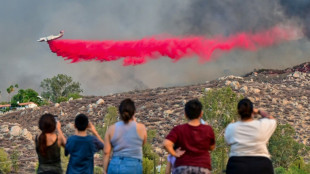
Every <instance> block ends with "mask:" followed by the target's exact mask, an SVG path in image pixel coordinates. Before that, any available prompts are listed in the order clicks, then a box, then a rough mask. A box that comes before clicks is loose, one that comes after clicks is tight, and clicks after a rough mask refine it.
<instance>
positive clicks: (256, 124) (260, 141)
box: [224, 98, 277, 174]
mask: <svg viewBox="0 0 310 174" xmlns="http://www.w3.org/2000/svg"><path fill="white" fill-rule="evenodd" d="M238 113H239V115H240V118H241V120H240V121H237V122H235V123H230V124H229V125H228V126H227V127H226V130H225V134H224V136H225V141H226V142H227V144H228V145H229V146H230V153H229V160H228V163H227V168H226V173H227V174H248V173H251V174H256V173H257V174H262V173H263V174H271V173H273V166H272V163H271V160H270V154H269V152H268V149H267V143H268V141H269V139H270V137H271V135H272V134H273V132H274V131H275V129H276V127H277V122H276V120H275V118H274V117H273V116H271V115H270V114H269V113H267V112H266V111H263V110H261V109H255V108H253V103H252V102H251V101H250V100H249V99H247V98H245V99H242V100H240V102H239V103H238ZM257 114H259V115H261V116H262V119H258V120H257V119H254V115H257Z"/></svg>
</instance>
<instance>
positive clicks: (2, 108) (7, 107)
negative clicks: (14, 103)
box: [0, 104, 11, 114]
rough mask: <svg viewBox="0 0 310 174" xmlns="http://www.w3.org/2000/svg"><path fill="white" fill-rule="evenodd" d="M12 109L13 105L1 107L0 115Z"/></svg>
mask: <svg viewBox="0 0 310 174" xmlns="http://www.w3.org/2000/svg"><path fill="white" fill-rule="evenodd" d="M10 108H11V104H5V105H0V114H3V113H4V112H7V111H9V110H10Z"/></svg>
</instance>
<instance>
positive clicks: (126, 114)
mask: <svg viewBox="0 0 310 174" xmlns="http://www.w3.org/2000/svg"><path fill="white" fill-rule="evenodd" d="M118 111H119V113H120V117H121V120H123V121H124V122H125V123H126V124H127V123H128V122H129V120H130V119H132V117H133V115H134V114H135V112H136V107H135V103H134V101H132V100H131V99H129V98H127V99H125V100H123V101H122V102H121V104H120V105H119V108H118Z"/></svg>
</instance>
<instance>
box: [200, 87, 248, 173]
mask: <svg viewBox="0 0 310 174" xmlns="http://www.w3.org/2000/svg"><path fill="white" fill-rule="evenodd" d="M242 98H243V96H242V95H238V94H237V93H235V92H234V91H233V90H232V89H231V88H230V87H223V88H218V89H212V90H209V91H208V92H204V95H203V96H202V97H201V99H200V101H201V103H202V105H203V119H204V120H205V121H206V122H207V123H208V124H209V125H211V126H212V128H213V131H214V133H215V138H216V149H215V150H214V151H212V155H211V161H212V168H213V171H212V172H213V173H222V171H223V170H225V169H226V163H227V161H228V151H229V147H228V146H227V144H226V142H225V140H224V131H225V128H226V126H227V125H228V124H229V123H231V122H233V121H235V120H237V119H238V112H237V104H238V102H239V100H240V99H242Z"/></svg>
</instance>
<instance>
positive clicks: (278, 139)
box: [268, 124, 309, 168]
mask: <svg viewBox="0 0 310 174" xmlns="http://www.w3.org/2000/svg"><path fill="white" fill-rule="evenodd" d="M294 136H295V130H294V128H293V127H292V126H291V125H289V124H283V125H278V126H277V129H276V130H275V132H274V134H273V135H272V137H271V138H270V140H269V145H268V149H269V152H270V154H271V160H272V162H273V165H274V167H275V168H277V167H284V168H288V167H290V166H292V165H293V164H294V162H295V163H298V161H300V157H302V156H305V155H306V154H308V153H309V147H306V146H305V145H304V144H301V143H298V142H297V141H296V140H295V139H294V138H293V137H294ZM279 147H281V148H279Z"/></svg>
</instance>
